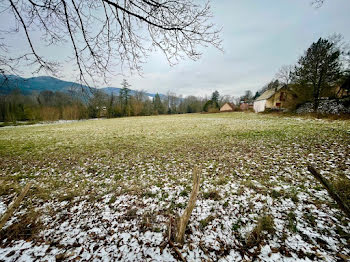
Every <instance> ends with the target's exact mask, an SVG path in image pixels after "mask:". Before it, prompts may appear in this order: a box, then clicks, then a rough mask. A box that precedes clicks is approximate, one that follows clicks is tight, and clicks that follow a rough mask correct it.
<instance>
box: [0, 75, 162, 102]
mask: <svg viewBox="0 0 350 262" xmlns="http://www.w3.org/2000/svg"><path fill="white" fill-rule="evenodd" d="M15 89H19V90H20V91H21V93H22V94H24V95H30V94H32V93H33V92H37V93H40V92H41V91H44V90H48V91H52V92H55V91H60V92H64V93H75V94H77V93H85V94H91V90H94V88H92V89H91V88H89V87H88V86H85V85H80V84H78V83H75V82H68V81H63V80H60V79H57V78H54V77H50V76H39V77H30V78H23V77H19V76H14V75H7V76H3V75H0V95H6V94H9V93H11V92H12V91H13V90H15ZM98 90H102V91H103V92H105V93H106V94H109V95H110V94H112V93H113V94H114V95H118V94H119V92H120V88H117V87H104V88H100V89H98ZM135 92H136V91H135V90H131V94H134V93H135ZM146 95H147V96H150V97H154V96H155V94H151V93H146ZM161 96H162V95H161Z"/></svg>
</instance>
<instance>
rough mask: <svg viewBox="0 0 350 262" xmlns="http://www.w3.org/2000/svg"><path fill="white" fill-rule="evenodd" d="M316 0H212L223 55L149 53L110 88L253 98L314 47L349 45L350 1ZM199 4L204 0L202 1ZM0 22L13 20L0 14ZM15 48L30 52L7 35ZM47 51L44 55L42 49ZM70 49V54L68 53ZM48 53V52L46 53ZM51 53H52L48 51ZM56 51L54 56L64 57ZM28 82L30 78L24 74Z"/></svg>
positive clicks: (68, 71) (210, 51) (68, 73)
mask: <svg viewBox="0 0 350 262" xmlns="http://www.w3.org/2000/svg"><path fill="white" fill-rule="evenodd" d="M311 1H312V0H283V1H281V0H264V1H261V0H212V1H211V7H212V11H213V15H214V18H213V22H214V23H215V24H216V25H217V26H218V27H219V28H222V32H221V38H222V45H223V49H224V52H221V51H220V50H217V49H215V48H213V47H208V48H206V49H204V50H202V52H203V55H202V58H201V59H200V60H199V61H191V60H189V59H185V60H182V61H180V63H179V64H177V65H175V66H170V65H169V64H168V62H167V60H166V58H165V57H164V56H163V55H162V54H161V53H160V52H154V53H152V54H150V56H149V57H148V59H147V62H146V63H145V64H144V65H143V73H142V75H141V76H140V75H138V74H134V75H129V74H127V75H124V76H116V77H114V78H112V79H110V83H109V86H115V87H120V83H121V82H122V80H123V78H125V79H127V80H128V82H129V83H130V84H131V89H135V90H146V91H148V92H151V93H157V92H158V93H162V94H166V93H167V92H168V91H171V92H174V93H176V94H177V95H180V94H181V95H183V96H188V95H197V96H205V95H208V96H210V95H211V93H212V92H214V91H215V90H218V91H219V93H220V94H221V95H230V96H240V95H242V94H243V93H244V92H245V91H246V90H251V91H252V92H253V93H255V92H256V91H257V90H259V89H260V88H261V87H262V86H264V85H265V84H266V83H268V82H269V81H271V80H272V79H273V78H274V77H275V75H276V73H277V71H278V69H279V68H280V67H281V66H282V65H289V64H295V63H296V62H297V60H298V58H299V57H300V56H301V55H303V53H304V51H305V50H306V49H307V48H308V47H309V46H310V45H311V43H312V42H315V41H317V40H318V38H319V37H328V36H330V35H332V34H334V33H338V34H341V35H343V37H344V41H345V42H348V43H350V20H349V13H350V1H349V0H326V2H325V3H324V5H323V6H322V7H320V8H315V7H314V6H312V5H311ZM199 2H200V1H199ZM0 23H10V20H9V19H8V18H7V17H5V16H3V15H0ZM8 37H9V38H10V37H11V38H13V39H10V40H9V41H12V43H15V46H16V48H18V49H22V48H26V44H27V43H26V42H25V41H23V40H24V38H23V36H22V38H21V39H22V40H21V41H18V39H19V37H20V36H18V35H11V36H8ZM42 49H43V50H46V49H45V48H44V47H43V48H42ZM68 50H69V49H68ZM44 52H46V51H44ZM47 52H53V51H52V50H51V51H47ZM66 52H67V47H64V46H60V47H55V50H54V53H55V54H60V53H66ZM63 68H64V70H63V73H62V75H63V76H62V77H61V79H63V80H69V81H71V80H75V76H74V74H73V73H72V66H71V64H70V63H69V62H67V63H66V64H64V66H63ZM24 76H25V77H30V76H32V75H31V74H30V73H29V71H28V72H27V71H24Z"/></svg>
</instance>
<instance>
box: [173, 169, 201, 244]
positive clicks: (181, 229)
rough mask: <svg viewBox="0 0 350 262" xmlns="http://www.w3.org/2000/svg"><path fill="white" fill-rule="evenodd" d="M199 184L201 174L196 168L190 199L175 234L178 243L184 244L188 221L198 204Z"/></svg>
mask: <svg viewBox="0 0 350 262" xmlns="http://www.w3.org/2000/svg"><path fill="white" fill-rule="evenodd" d="M199 184H200V175H199V171H198V170H197V169H195V170H194V173H193V188H192V193H191V196H190V199H189V201H188V204H187V207H186V209H185V211H184V213H183V215H182V216H181V217H180V219H179V221H178V223H177V232H176V236H175V241H176V242H177V243H180V244H183V242H184V238H185V230H186V227H187V224H188V221H189V219H190V217H191V214H192V211H193V209H194V207H195V205H196V200H197V196H198V192H199Z"/></svg>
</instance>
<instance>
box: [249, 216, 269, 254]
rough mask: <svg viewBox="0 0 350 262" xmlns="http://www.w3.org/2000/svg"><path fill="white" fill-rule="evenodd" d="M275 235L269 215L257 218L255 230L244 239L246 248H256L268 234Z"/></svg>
mask: <svg viewBox="0 0 350 262" xmlns="http://www.w3.org/2000/svg"><path fill="white" fill-rule="evenodd" d="M274 233H275V227H274V221H273V217H272V216H271V215H265V216H262V217H261V218H259V220H258V223H257V225H256V226H255V228H254V229H253V230H252V231H251V232H250V233H249V234H248V236H247V238H246V243H245V244H246V247H247V248H252V247H254V246H258V245H259V244H260V243H261V241H262V240H264V239H265V238H267V236H268V234H270V235H273V234H274Z"/></svg>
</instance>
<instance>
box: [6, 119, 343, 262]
mask: <svg viewBox="0 0 350 262" xmlns="http://www.w3.org/2000/svg"><path fill="white" fill-rule="evenodd" d="M96 123H98V124H96ZM349 127H350V123H349V122H348V121H334V122H329V121H317V120H310V119H309V120H304V119H297V118H277V117H270V116H261V115H255V114H239V113H238V114H237V113H230V114H215V115H210V114H209V115H189V116H164V117H145V118H142V117H140V118H132V119H114V120H101V121H98V122H94V123H93V121H86V122H77V123H70V124H69V125H51V126H35V127H25V128H21V129H4V130H0V153H1V158H2V159H3V161H1V163H0V168H1V171H2V173H1V176H0V180H1V181H2V182H3V183H2V186H1V187H0V189H1V191H0V192H2V193H1V196H0V214H1V213H3V212H4V211H5V210H6V208H7V206H8V204H9V203H10V202H11V200H13V198H14V196H15V192H16V191H17V192H18V191H20V189H21V188H22V187H23V185H24V184H25V183H27V182H28V181H32V182H33V183H34V184H35V185H34V186H33V188H32V189H31V191H30V192H29V194H28V197H27V198H26V200H25V201H24V203H23V204H22V205H21V207H20V208H19V209H18V211H17V212H16V214H15V216H14V217H13V218H12V219H11V220H10V221H9V222H8V223H7V225H6V228H5V230H4V231H3V233H0V238H1V239H0V261H1V260H3V261H55V260H57V261H62V260H65V261H76V260H83V261H87V260H89V261H90V260H91V261H177V260H179V259H180V257H179V256H178V254H177V253H176V252H175V249H174V248H173V247H171V246H170V245H169V241H168V225H169V221H170V218H175V217H176V215H177V214H181V213H182V212H183V210H184V208H185V206H186V203H187V200H188V198H189V194H190V192H191V181H192V179H191V177H192V171H193V169H194V167H198V168H199V170H201V176H202V182H201V188H200V195H199V198H198V200H197V204H196V207H195V209H194V211H193V213H192V216H191V219H190V223H189V226H188V230H187V231H186V240H185V244H184V246H183V247H178V248H177V249H178V250H179V251H180V252H181V254H182V256H183V258H184V259H185V260H186V261H251V260H256V261H296V260H297V261H342V260H346V259H348V258H349V256H350V248H349V247H350V224H349V222H350V220H349V219H347V218H346V217H345V215H344V214H343V213H342V212H341V211H340V210H339V209H338V208H337V206H336V205H335V203H334V202H333V201H332V199H331V198H330V197H329V196H328V194H327V191H326V190H324V189H323V188H322V186H320V184H318V182H317V181H315V179H314V178H313V177H312V176H311V175H310V174H309V173H308V171H307V165H308V164H313V165H315V166H316V167H317V168H318V169H320V170H322V174H323V175H324V176H326V177H327V178H328V179H329V180H331V181H336V180H337V179H338V178H339V177H344V176H347V177H349V176H350V157H349V152H350V146H349V145H350V137H349V134H348V133H347V132H346V131H347V130H349ZM5 185H6V186H5ZM33 212H34V214H36V215H35V216H34V219H32V220H25V219H24V217H26V216H25V215H26V214H33ZM32 217H33V216H32ZM266 217H268V218H270V220H269V219H265V220H264V218H266ZM24 221H27V222H28V221H31V223H28V224H27V225H26V226H23V225H22V226H21V227H15V225H21V223H24ZM33 221H34V222H33ZM263 221H270V222H269V224H268V225H266V223H267V222H263ZM34 224H35V225H36V226H37V227H38V230H36V228H34V226H33V225H34ZM18 228H19V229H20V232H19V233H18V234H16V235H13V234H12V233H11V232H9V230H8V229H14V230H15V229H17V230H19V229H18ZM256 232H258V233H257V234H255V233H256ZM252 237H254V239H255V241H251V239H252Z"/></svg>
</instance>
